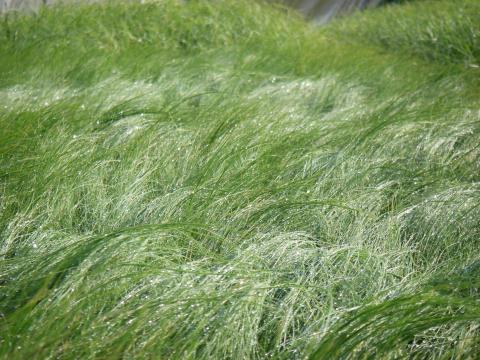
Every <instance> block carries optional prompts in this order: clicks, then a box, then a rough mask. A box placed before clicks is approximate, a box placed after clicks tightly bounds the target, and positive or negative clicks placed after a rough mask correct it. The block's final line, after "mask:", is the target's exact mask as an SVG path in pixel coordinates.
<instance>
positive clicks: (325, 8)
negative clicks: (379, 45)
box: [0, 0, 406, 23]
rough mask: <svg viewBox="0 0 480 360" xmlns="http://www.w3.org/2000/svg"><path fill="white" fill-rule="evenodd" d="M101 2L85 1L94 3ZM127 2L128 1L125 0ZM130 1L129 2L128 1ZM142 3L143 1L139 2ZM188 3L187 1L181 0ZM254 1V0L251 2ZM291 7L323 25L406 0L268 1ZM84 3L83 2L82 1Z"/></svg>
mask: <svg viewBox="0 0 480 360" xmlns="http://www.w3.org/2000/svg"><path fill="white" fill-rule="evenodd" d="M80 1H82V0H0V12H5V11H8V10H27V11H28V10H34V11H35V10H37V9H38V8H39V7H40V6H42V5H51V4H54V3H58V2H64V3H69V2H71V3H75V2H80ZM95 1H101V0H93V1H92V0H86V2H95ZM127 1H129V0H127ZM130 1H131V0H130ZM140 1H143V0H140ZM183 1H188V0H183ZM252 1H254V0H252ZM270 1H272V2H279V3H283V4H286V5H288V6H292V7H294V8H296V9H298V10H299V11H300V12H301V13H303V14H304V15H305V16H306V17H307V18H309V19H312V20H313V21H315V22H318V23H325V22H327V21H328V20H330V19H331V18H333V17H334V16H336V15H340V14H349V13H352V12H353V11H357V10H364V9H366V8H369V7H375V6H378V5H381V4H385V3H392V2H402V1H406V0H270ZM83 2H85V1H83Z"/></svg>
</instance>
